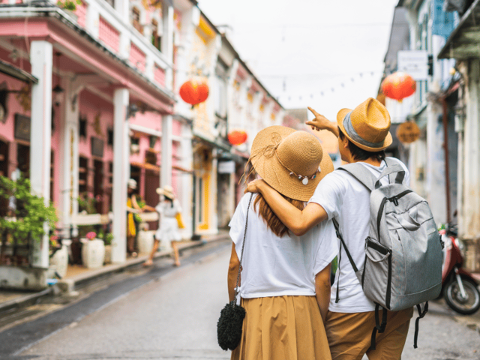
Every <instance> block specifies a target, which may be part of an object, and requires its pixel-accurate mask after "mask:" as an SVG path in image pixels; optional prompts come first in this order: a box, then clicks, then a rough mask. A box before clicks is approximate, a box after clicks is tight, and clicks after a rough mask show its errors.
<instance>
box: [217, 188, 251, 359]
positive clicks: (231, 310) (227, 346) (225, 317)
mask: <svg viewBox="0 0 480 360" xmlns="http://www.w3.org/2000/svg"><path fill="white" fill-rule="evenodd" d="M252 198H253V194H252V195H251V196H250V201H249V202H248V207H247V217H246V221H245V233H244V234H243V244H242V253H241V255H240V264H239V266H238V275H237V285H236V287H235V297H234V298H233V301H231V302H229V303H228V304H227V305H225V307H224V308H223V309H222V311H221V312H220V318H219V319H218V322H217V340H218V345H220V347H221V348H222V349H223V350H225V351H226V350H235V349H236V348H237V346H238V344H240V341H241V340H242V326H243V319H244V318H245V309H244V308H243V307H241V306H240V305H237V296H238V287H239V283H240V273H241V271H242V260H243V250H244V248H245V240H246V237H247V228H248V210H249V209H250V204H251V203H252Z"/></svg>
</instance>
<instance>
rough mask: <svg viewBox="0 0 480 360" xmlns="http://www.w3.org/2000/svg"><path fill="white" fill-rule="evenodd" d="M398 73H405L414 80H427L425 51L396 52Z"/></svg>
mask: <svg viewBox="0 0 480 360" xmlns="http://www.w3.org/2000/svg"><path fill="white" fill-rule="evenodd" d="M398 71H401V72H405V73H407V74H408V75H410V76H411V77H412V78H413V79H414V80H416V81H419V80H427V79H428V53H427V51H425V50H403V51H399V52H398Z"/></svg>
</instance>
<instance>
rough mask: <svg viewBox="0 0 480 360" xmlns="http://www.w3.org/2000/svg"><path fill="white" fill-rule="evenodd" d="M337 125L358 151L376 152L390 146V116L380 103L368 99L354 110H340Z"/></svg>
mask: <svg viewBox="0 0 480 360" xmlns="http://www.w3.org/2000/svg"><path fill="white" fill-rule="evenodd" d="M337 123H338V126H339V128H340V130H341V131H342V133H344V134H345V136H346V137H347V138H348V140H350V141H351V142H352V143H354V144H355V145H357V146H358V147H359V148H360V149H363V150H366V151H370V152H377V151H381V150H385V149H386V148H387V147H389V146H390V145H391V144H392V134H390V131H389V130H390V124H391V121H390V114H389V113H388V111H387V109H386V108H385V106H383V105H382V103H380V101H378V100H376V99H374V98H368V99H367V100H365V101H364V102H363V103H361V104H360V105H358V106H357V107H356V108H355V109H354V110H351V109H342V110H340V111H339V112H338V114H337Z"/></svg>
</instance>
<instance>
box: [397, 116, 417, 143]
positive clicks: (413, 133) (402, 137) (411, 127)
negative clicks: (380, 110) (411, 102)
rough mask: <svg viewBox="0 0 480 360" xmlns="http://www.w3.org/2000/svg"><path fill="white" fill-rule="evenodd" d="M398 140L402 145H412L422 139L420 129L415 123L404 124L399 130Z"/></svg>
mask: <svg viewBox="0 0 480 360" xmlns="http://www.w3.org/2000/svg"><path fill="white" fill-rule="evenodd" d="M397 138H398V140H399V141H400V142H401V143H402V144H411V143H413V142H415V141H417V140H418V139H419V138H420V128H419V127H418V125H417V124H416V123H414V122H411V121H408V122H404V123H403V124H400V125H399V126H398V128H397Z"/></svg>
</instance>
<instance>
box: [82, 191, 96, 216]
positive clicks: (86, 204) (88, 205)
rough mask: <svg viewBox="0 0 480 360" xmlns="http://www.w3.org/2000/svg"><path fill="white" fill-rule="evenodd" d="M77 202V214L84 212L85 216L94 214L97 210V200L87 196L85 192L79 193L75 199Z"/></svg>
mask: <svg viewBox="0 0 480 360" xmlns="http://www.w3.org/2000/svg"><path fill="white" fill-rule="evenodd" d="M77 201H78V212H82V211H85V212H86V213H87V214H96V213H97V209H96V205H97V200H95V198H93V197H91V196H89V195H88V193H87V192H84V193H81V194H80V196H79V197H78V198H77Z"/></svg>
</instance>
